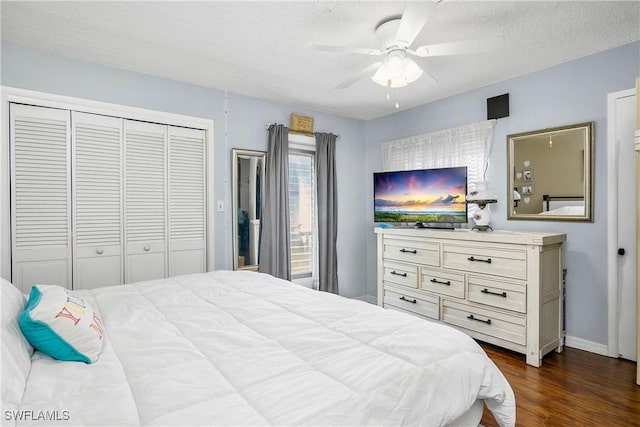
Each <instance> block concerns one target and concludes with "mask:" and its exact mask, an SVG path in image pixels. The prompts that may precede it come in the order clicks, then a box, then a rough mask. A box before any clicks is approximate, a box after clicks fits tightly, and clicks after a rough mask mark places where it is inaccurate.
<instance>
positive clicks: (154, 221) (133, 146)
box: [124, 120, 167, 283]
mask: <svg viewBox="0 0 640 427" xmlns="http://www.w3.org/2000/svg"><path fill="white" fill-rule="evenodd" d="M124 127H125V187H124V188H125V204H124V206H125V214H124V217H125V239H126V248H125V251H126V255H125V256H126V270H125V271H126V278H125V282H126V283H131V282H137V281H141V280H151V279H159V278H162V277H166V275H167V262H166V257H167V252H166V244H167V212H166V211H167V209H166V193H167V177H166V150H167V144H166V140H167V136H166V130H167V127H166V126H164V125H159V124H154V123H144V122H137V121H132V120H125V121H124Z"/></svg>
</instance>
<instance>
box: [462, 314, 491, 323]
mask: <svg viewBox="0 0 640 427" xmlns="http://www.w3.org/2000/svg"><path fill="white" fill-rule="evenodd" d="M467 319H471V320H475V321H476V322H482V323H486V324H487V325H490V324H491V319H487V320H482V319H476V318H475V317H474V316H473V314H470V315H468V316H467Z"/></svg>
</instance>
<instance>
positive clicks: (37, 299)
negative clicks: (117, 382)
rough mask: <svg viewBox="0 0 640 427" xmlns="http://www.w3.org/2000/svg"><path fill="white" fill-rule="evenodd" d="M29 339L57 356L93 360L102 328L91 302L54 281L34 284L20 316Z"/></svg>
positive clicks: (98, 348) (100, 343)
mask: <svg viewBox="0 0 640 427" xmlns="http://www.w3.org/2000/svg"><path fill="white" fill-rule="evenodd" d="M20 328H21V329H22V333H23V334H24V336H25V337H27V339H28V340H29V342H30V343H31V344H32V345H33V346H34V347H35V348H37V349H38V350H40V351H41V352H43V353H45V354H48V355H49V356H51V357H53V358H54V359H58V360H75V361H80V362H85V363H94V362H95V361H96V360H98V356H100V352H101V351H102V341H103V340H102V336H103V333H104V329H103V327H102V320H100V315H99V314H98V312H97V311H96V310H94V308H93V307H92V306H91V303H89V301H87V300H86V299H84V298H82V297H80V296H79V295H77V294H74V293H73V292H70V291H68V290H66V289H65V288H63V287H61V286H56V285H34V286H33V287H32V288H31V294H29V303H28V304H27V307H26V309H25V310H24V312H23V313H22V315H21V316H20Z"/></svg>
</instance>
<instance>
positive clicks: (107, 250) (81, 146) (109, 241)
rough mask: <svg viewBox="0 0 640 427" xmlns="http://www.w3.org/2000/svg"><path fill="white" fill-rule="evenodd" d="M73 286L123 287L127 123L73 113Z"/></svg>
mask: <svg viewBox="0 0 640 427" xmlns="http://www.w3.org/2000/svg"><path fill="white" fill-rule="evenodd" d="M71 123H72V134H71V140H72V160H73V161H72V167H73V178H74V186H73V206H74V212H73V218H74V221H73V229H74V233H73V234H74V245H73V249H74V251H73V254H74V255H73V259H74V261H73V288H74V289H92V288H97V287H100V286H109V285H118V284H121V283H123V280H124V276H123V268H122V234H123V230H122V166H121V165H122V119H120V118H116V117H108V116H101V115H96V114H86V113H78V112H75V111H74V112H72V115H71Z"/></svg>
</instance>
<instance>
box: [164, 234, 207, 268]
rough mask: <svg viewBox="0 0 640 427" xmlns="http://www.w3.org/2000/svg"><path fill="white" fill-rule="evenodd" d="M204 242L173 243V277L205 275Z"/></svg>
mask: <svg viewBox="0 0 640 427" xmlns="http://www.w3.org/2000/svg"><path fill="white" fill-rule="evenodd" d="M204 252H205V244H204V241H202V242H200V241H195V240H180V241H172V242H171V261H170V270H171V276H179V275H181V274H191V273H203V272H204V271H205V270H206V266H205V257H204Z"/></svg>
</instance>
